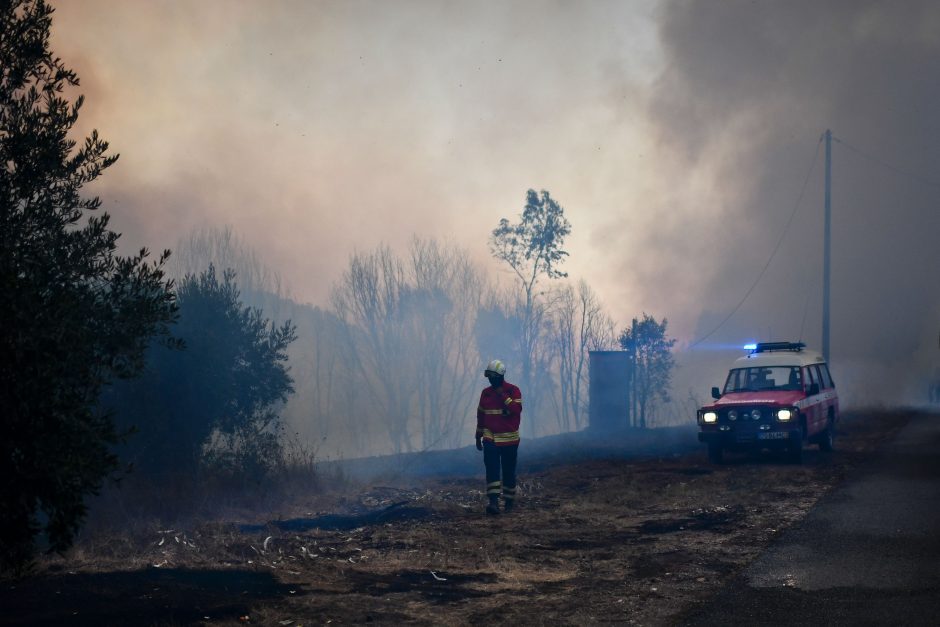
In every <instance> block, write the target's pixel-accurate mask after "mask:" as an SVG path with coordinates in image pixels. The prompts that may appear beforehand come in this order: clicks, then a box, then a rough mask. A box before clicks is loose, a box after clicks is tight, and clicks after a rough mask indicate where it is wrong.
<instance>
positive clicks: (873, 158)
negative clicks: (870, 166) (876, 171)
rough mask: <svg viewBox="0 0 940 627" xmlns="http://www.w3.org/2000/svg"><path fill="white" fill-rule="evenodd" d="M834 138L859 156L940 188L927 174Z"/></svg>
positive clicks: (939, 184)
mask: <svg viewBox="0 0 940 627" xmlns="http://www.w3.org/2000/svg"><path fill="white" fill-rule="evenodd" d="M832 139H833V140H835V141H837V142H839V143H840V144H842V145H843V146H845V147H846V148H848V149H849V150H851V151H852V152H854V153H856V154H858V155H859V156H861V157H864V158H865V159H868V160H869V161H872V162H873V163H877V164H878V165H880V166H882V167H885V168H888V169H889V170H891V171H892V172H894V173H896V174H901V175H903V176H907V177H910V178H912V179H914V180H915V181H919V182H920V183H923V184H924V185H927V186H929V187H935V188H937V189H940V183H937V182H935V181H931V180H930V179H928V178H927V177H925V176H921V175H920V174H916V173H914V172H910V171H908V170H905V169H904V168H901V167H899V166H896V165H894V164H893V163H889V162H887V161H885V160H884V159H881V158H879V157H876V156H874V155H870V154H868V153H867V152H865V151H863V150H861V149H859V148H856V147H855V146H853V145H852V144H850V143H848V142H847V141H845V140H843V139H839V138H838V137H836V136H834V135H833V137H832Z"/></svg>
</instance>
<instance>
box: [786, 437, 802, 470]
mask: <svg viewBox="0 0 940 627" xmlns="http://www.w3.org/2000/svg"><path fill="white" fill-rule="evenodd" d="M794 433H795V434H796V436H797V437H795V438H792V439H791V440H790V444H788V445H787V459H789V460H790V461H791V462H792V463H794V464H801V463H803V431H802V430H800V431H794Z"/></svg>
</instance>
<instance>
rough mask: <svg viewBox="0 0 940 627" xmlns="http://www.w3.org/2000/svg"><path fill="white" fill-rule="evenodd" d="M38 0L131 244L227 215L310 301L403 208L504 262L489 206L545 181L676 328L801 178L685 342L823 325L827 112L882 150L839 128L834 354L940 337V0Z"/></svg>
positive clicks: (604, 291)
mask: <svg viewBox="0 0 940 627" xmlns="http://www.w3.org/2000/svg"><path fill="white" fill-rule="evenodd" d="M57 5H58V10H57V12H56V14H55V19H54V38H53V46H54V49H55V51H56V53H57V54H59V55H60V56H62V57H63V58H64V59H65V60H66V62H67V63H68V64H70V65H71V66H72V67H74V69H76V70H77V71H78V72H79V75H80V77H81V79H82V89H81V91H82V92H83V93H85V94H86V96H87V104H86V106H85V109H84V110H83V115H82V118H81V120H80V123H81V124H82V128H83V129H84V130H90V129H91V128H97V129H99V131H100V132H101V134H102V135H103V136H104V137H105V138H106V139H108V140H110V141H111V144H112V146H113V148H114V149H115V150H116V151H117V152H120V153H121V155H122V156H121V160H120V161H119V162H118V164H117V165H116V166H115V167H114V168H112V170H110V171H109V172H108V173H107V174H106V175H105V176H104V177H103V178H102V179H101V180H100V181H99V182H98V183H96V184H95V188H94V192H95V193H98V194H100V195H101V196H102V198H103V200H104V205H105V207H106V208H107V210H108V211H109V212H111V213H112V215H113V224H114V225H115V227H116V228H117V229H118V230H120V231H123V232H124V233H125V239H126V241H127V244H129V245H132V246H134V247H136V246H139V245H147V246H149V247H151V248H153V249H159V248H164V247H172V246H173V245H174V244H175V242H176V241H177V239H178V238H180V237H183V236H185V235H186V234H187V233H188V232H189V231H190V230H191V229H192V228H194V227H202V226H213V227H221V226H224V225H231V226H232V227H233V228H234V229H235V231H236V232H237V233H238V234H239V235H241V236H242V237H244V238H245V239H246V240H247V241H248V242H249V243H250V244H252V245H253V246H255V247H256V248H257V250H258V252H259V253H260V255H261V256H262V258H263V259H264V260H265V261H266V262H267V263H268V264H269V265H271V266H272V267H274V268H275V269H276V270H278V271H279V272H280V273H281V275H282V276H283V277H284V279H285V280H286V281H287V283H288V285H289V287H290V290H291V292H292V293H293V294H294V296H295V297H297V298H298V299H299V300H302V301H310V302H313V303H317V304H325V303H326V297H327V294H328V292H329V287H330V285H331V284H332V282H333V281H335V280H336V279H337V278H338V276H339V273H340V272H341V270H342V269H343V267H344V266H345V265H346V262H347V259H348V256H349V255H350V253H352V252H353V251H354V250H357V249H358V250H368V249H371V248H374V247H375V246H377V245H378V244H380V243H383V242H385V243H389V244H391V245H392V246H393V247H397V248H399V249H401V248H403V247H404V245H405V244H406V242H407V241H408V240H409V239H410V237H411V236H412V234H418V235H420V236H423V237H437V238H441V239H445V238H451V239H452V240H454V241H456V242H457V243H459V244H460V245H462V246H464V247H466V248H467V249H469V250H470V251H471V253H472V254H473V255H474V256H476V257H477V258H478V259H479V260H480V261H481V262H484V263H487V264H488V266H489V267H490V268H492V269H493V271H494V272H496V271H497V267H496V266H495V264H493V263H492V262H491V261H490V260H489V259H488V253H487V248H486V240H487V237H488V235H489V232H490V230H491V229H492V228H493V227H495V226H496V223H497V222H498V220H499V218H501V217H509V218H514V217H515V216H516V215H517V214H518V213H519V212H520V211H521V209H522V203H523V200H524V197H525V191H526V189H528V188H535V189H547V190H549V191H550V192H551V193H552V196H553V197H555V198H556V199H557V200H558V201H559V202H560V203H561V204H562V205H563V206H564V207H565V212H566V215H567V217H568V219H569V220H570V222H571V223H572V226H573V232H572V235H571V237H570V238H569V241H568V246H567V248H568V251H569V252H570V254H571V257H570V260H569V261H568V262H567V263H566V264H565V269H566V270H568V271H569V272H570V274H571V276H572V277H573V278H584V279H586V280H587V281H588V282H589V283H590V284H591V285H592V287H594V288H595V289H596V290H597V292H598V293H599V295H600V297H601V299H602V300H603V302H604V303H605V304H606V306H607V308H608V310H609V312H610V314H611V315H612V317H613V318H614V319H615V320H618V321H619V323H620V324H624V323H626V322H627V321H629V319H630V317H632V316H635V315H639V314H640V313H641V312H643V311H646V312H648V313H651V314H653V315H654V316H656V317H657V318H660V317H663V316H666V317H668V318H669V320H670V331H671V332H672V334H673V335H674V336H675V337H677V338H678V339H679V345H680V346H687V345H688V344H690V343H692V342H693V341H694V340H696V339H698V338H700V337H701V336H702V335H704V334H705V333H706V332H708V331H711V330H712V329H713V328H714V327H715V326H716V325H717V323H718V322H720V321H721V320H722V319H723V318H724V317H725V316H726V315H727V314H728V312H730V311H731V310H732V308H733V307H734V306H735V305H737V303H738V302H739V301H740V299H741V297H742V296H743V295H744V293H745V292H746V290H747V289H748V288H749V287H750V286H751V284H752V283H753V281H754V280H755V279H756V277H757V276H758V274H759V273H760V271H761V269H762V267H763V266H764V264H765V263H766V262H767V259H768V258H769V256H770V253H771V252H772V251H773V248H774V246H775V245H776V243H777V241H778V239H779V238H780V235H781V233H782V232H783V231H784V229H785V228H786V225H787V223H788V220H789V218H790V216H791V214H793V211H794V207H797V211H796V212H795V214H793V215H794V218H793V222H792V224H790V226H789V228H788V229H787V231H786V234H785V236H784V237H783V240H782V243H781V247H780V250H779V251H778V253H777V255H776V256H775V258H774V261H773V262H772V263H771V265H770V266H769V268H768V269H767V271H766V273H765V274H764V277H763V279H762V280H761V282H760V283H758V285H757V287H756V288H755V289H754V291H753V292H752V294H751V296H750V297H749V298H748V300H747V301H746V302H745V304H744V306H742V307H741V309H740V310H739V311H738V312H737V313H736V314H735V315H734V316H733V317H732V318H731V320H730V321H728V322H727V323H726V324H725V325H724V326H722V327H721V329H720V330H719V331H718V332H716V333H714V334H713V335H712V336H711V337H710V338H709V339H708V340H707V341H706V342H705V343H703V344H701V345H699V346H698V347H696V350H697V351H707V350H709V349H710V348H711V347H713V346H714V345H738V344H741V343H743V342H745V341H748V340H758V339H770V338H773V339H791V338H793V339H795V338H797V337H802V338H803V339H805V340H806V341H808V342H809V343H811V344H816V345H818V344H819V326H820V325H819V316H820V310H821V297H820V293H821V289H822V285H821V279H820V272H821V271H820V266H821V257H822V171H823V170H822V163H823V155H822V152H821V151H820V152H819V154H818V156H817V157H816V163H815V166H814V167H813V169H812V170H810V164H811V163H812V162H813V158H814V151H815V150H816V149H817V144H818V139H819V136H820V134H821V133H822V132H823V131H824V130H825V129H826V128H832V130H833V132H834V134H835V135H836V137H838V138H840V139H842V140H843V141H844V142H847V143H848V146H852V147H854V148H856V149H858V150H861V151H862V152H864V153H865V154H867V155H872V156H874V157H875V158H876V159H877V160H880V161H881V163H878V162H876V161H873V160H872V159H870V158H866V157H863V156H862V155H861V154H859V153H858V152H855V151H852V150H850V149H849V147H848V146H847V145H846V144H840V143H836V145H835V147H834V166H833V182H834V192H833V288H832V298H833V305H832V306H833V354H834V358H835V359H841V360H842V361H843V366H844V368H845V370H846V371H848V370H849V368H850V367H855V365H856V364H861V363H863V362H864V363H865V364H868V365H866V366H864V367H862V366H859V368H861V370H860V372H862V371H863V372H864V374H865V376H866V377H869V378H871V377H884V376H887V374H886V373H887V372H888V371H890V370H892V369H894V370H897V364H899V363H904V362H905V360H908V361H910V360H911V356H912V355H913V356H916V361H917V362H918V364H919V366H918V368H920V370H921V371H922V370H924V369H929V368H931V367H933V366H934V365H936V364H937V353H938V350H937V335H938V333H940V279H938V269H940V252H938V248H940V247H937V246H936V243H935V242H936V239H937V234H938V233H940V211H938V206H937V198H938V193H940V144H938V143H937V142H938V139H940V118H938V116H937V114H936V111H938V110H940V107H938V105H940V99H938V96H940V5H938V4H937V3H934V2H928V1H926V0H924V1H913V0H912V1H904V2H892V3H888V2H877V1H874V0H870V1H861V0H860V1H855V0H852V1H849V0H846V1H830V2H811V1H809V0H805V1H801V2H771V1H769V0H765V1H760V0H759V1H756V2H754V1H744V0H722V1H721V2H713V1H704V0H702V1H691V2H686V1H682V2H679V1H676V2H670V1H665V2H656V1H653V0H643V1H633V2H599V1H594V2H531V1H530V2H521V1H517V2H431V1H426V2H414V1H413V2H400V1H374V2H348V1H343V2H340V1H336V2H282V1H274V2H265V3H260V2H247V1H243V2H239V1H234V0H216V1H212V0H200V1H199V2H182V1H150V0H147V1H144V0H137V1H134V0H131V1H122V2H116V1H103V0H83V1H81V2H60V3H57ZM886 164H887V165H886ZM889 166H890V167H889ZM807 173H809V175H808V177H807ZM804 181H806V182H807V185H806V190H805V194H804V196H803V198H802V202H801V203H800V204H799V205H797V199H798V198H799V194H800V190H801V188H802V186H803V183H804ZM506 279H509V276H508V275H506ZM875 362H877V363H880V364H881V366H878V367H873V366H871V364H872V363H875ZM879 368H880V369H879ZM895 375H896V376H900V375H897V373H895ZM905 376H907V375H906V374H905V375H903V376H901V378H903V377H905Z"/></svg>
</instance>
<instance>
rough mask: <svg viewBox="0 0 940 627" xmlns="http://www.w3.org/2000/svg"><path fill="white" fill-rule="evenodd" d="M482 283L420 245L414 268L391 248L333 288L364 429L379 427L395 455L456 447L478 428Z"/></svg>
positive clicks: (433, 246)
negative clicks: (477, 328) (364, 403)
mask: <svg viewBox="0 0 940 627" xmlns="http://www.w3.org/2000/svg"><path fill="white" fill-rule="evenodd" d="M482 283H483V278H482V275H481V273H480V272H479V270H477V269H476V268H475V267H474V265H473V264H472V263H471V262H470V260H469V257H468V255H467V254H466V253H465V252H464V251H461V250H459V249H456V248H455V247H454V246H451V245H445V244H441V243H439V242H436V241H433V240H420V239H415V240H413V241H412V244H411V247H410V251H409V256H408V258H406V259H403V258H401V257H399V256H397V255H396V254H395V253H394V252H393V251H392V250H391V249H390V248H389V247H387V246H381V247H379V248H378V249H376V250H374V251H372V252H369V253H356V254H354V255H353V256H352V257H351V258H350V261H349V267H348V268H347V269H346V270H345V271H344V272H343V275H342V278H341V279H340V281H338V282H337V284H336V285H335V286H334V289H333V294H332V302H333V306H334V310H335V312H336V315H337V316H338V317H339V319H340V320H342V322H343V329H344V334H343V335H344V338H345V342H346V347H347V353H346V355H347V359H346V365H347V367H349V368H353V369H355V372H356V374H357V381H356V386H357V387H358V388H359V389H361V391H362V393H363V394H365V395H367V397H368V408H369V410H368V411H367V415H365V416H360V417H359V420H360V421H362V424H363V430H365V429H367V428H368V427H367V426H366V425H369V424H373V423H374V424H380V425H381V427H382V428H383V429H384V430H385V433H386V436H387V438H388V443H389V446H390V448H391V450H392V451H394V452H396V453H397V452H403V451H412V450H414V449H415V448H416V446H420V447H421V448H422V449H429V448H439V447H442V446H447V445H456V444H458V443H459V442H460V441H461V436H462V434H463V433H464V432H465V431H466V429H468V428H472V425H470V426H468V424H469V422H468V420H469V419H468V418H467V416H468V415H470V410H471V405H473V403H474V402H475V401H476V399H475V398H473V392H474V389H475V387H477V386H478V384H479V377H477V376H474V374H473V373H474V372H477V371H479V372H480V373H482V371H481V370H480V364H479V354H478V353H477V352H476V351H475V350H473V348H474V346H473V334H472V330H473V325H474V321H475V316H476V312H477V309H478V302H479V298H480V294H481V292H482V287H481V286H482Z"/></svg>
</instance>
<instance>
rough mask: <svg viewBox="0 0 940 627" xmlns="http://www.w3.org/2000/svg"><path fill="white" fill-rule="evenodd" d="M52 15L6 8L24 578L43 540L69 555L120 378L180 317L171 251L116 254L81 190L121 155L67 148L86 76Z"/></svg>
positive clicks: (7, 252) (9, 359) (3, 536)
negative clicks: (58, 46) (74, 91)
mask: <svg viewBox="0 0 940 627" xmlns="http://www.w3.org/2000/svg"><path fill="white" fill-rule="evenodd" d="M52 13H53V9H52V7H50V6H48V5H47V4H46V3H45V2H43V1H42V0H11V1H5V2H2V3H0V291H2V293H3V298H2V299H0V354H2V355H3V356H4V357H3V359H2V360H0V407H2V411H3V429H4V436H3V438H0V502H2V503H3V507H2V508H0V568H20V567H22V566H23V565H24V564H26V563H27V562H28V561H29V559H30V557H31V556H32V555H33V554H34V552H35V550H36V538H37V536H38V535H39V534H40V533H41V532H42V533H44V534H45V536H46V539H47V542H48V548H50V549H52V550H55V551H61V550H64V549H65V548H66V547H68V546H69V544H70V543H71V541H72V538H73V536H74V533H75V531H76V529H77V528H78V526H79V524H80V523H81V521H82V519H83V517H84V515H85V505H84V498H85V496H86V495H88V494H89V493H95V492H96V491H97V490H98V489H100V487H101V483H102V481H103V479H104V478H105V477H106V476H107V475H108V473H109V472H111V471H112V470H113V469H114V468H116V464H117V459H116V457H115V456H114V454H113V452H112V451H111V447H112V446H113V445H114V444H115V443H116V442H117V441H118V440H119V435H118V433H117V431H116V429H115V426H114V422H113V420H112V418H111V416H109V415H107V414H103V413H101V412H98V411H96V400H97V398H98V395H99V392H100V390H101V388H102V386H104V385H105V384H106V383H108V382H109V381H111V380H112V379H113V378H121V377H130V376H133V375H135V374H136V373H137V372H138V371H139V370H140V368H141V367H142V365H143V358H144V353H145V350H146V347H147V345H148V344H149V342H150V339H151V337H153V336H154V335H159V334H166V333H167V332H168V324H169V323H170V322H171V321H172V319H173V318H174V315H175V303H174V295H173V293H172V285H171V284H170V282H169V281H166V280H165V277H164V272H163V264H164V261H165V259H166V257H167V255H168V254H169V253H168V252H164V254H163V255H162V256H161V257H160V258H159V260H157V261H155V262H150V261H148V256H149V255H148V252H147V250H146V249H142V250H140V251H139V252H138V253H137V254H136V255H133V256H130V257H122V256H120V255H118V254H117V252H116V250H117V241H118V238H119V237H120V235H119V234H118V233H115V232H114V231H111V230H110V229H109V228H108V222H109V218H108V215H107V214H106V213H97V211H98V209H99V207H100V205H101V201H100V200H99V199H98V198H97V197H90V198H85V197H83V196H82V195H81V194H80V192H81V189H82V187H83V186H84V185H85V184H87V183H90V182H91V181H94V180H95V179H96V178H98V176H99V175H101V173H102V172H104V170H106V169H107V168H108V167H110V166H111V165H113V164H114V162H115V161H116V160H117V158H118V156H117V155H116V154H110V153H109V152H108V143H107V142H105V141H103V140H102V139H100V138H99V137H98V133H97V132H96V131H92V133H91V136H90V137H88V138H86V139H84V141H83V142H81V143H80V144H79V143H78V142H76V141H75V140H73V139H71V138H70V131H71V130H72V127H73V126H74V124H75V122H76V120H77V119H78V114H79V110H80V109H81V106H82V102H83V98H82V97H78V98H77V99H76V100H75V102H74V103H73V102H70V101H69V100H68V99H67V98H66V97H65V95H64V93H65V90H66V88H70V87H75V86H78V84H79V81H78V76H77V75H76V74H75V73H74V72H73V71H72V70H70V69H68V68H67V67H66V66H65V65H64V64H63V62H62V61H61V60H60V59H58V58H56V57H53V55H52V52H51V50H50V47H49V32H50V26H51V22H52Z"/></svg>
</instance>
